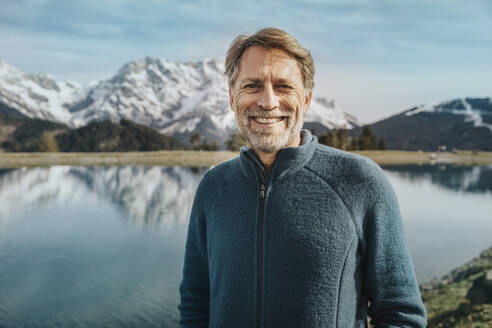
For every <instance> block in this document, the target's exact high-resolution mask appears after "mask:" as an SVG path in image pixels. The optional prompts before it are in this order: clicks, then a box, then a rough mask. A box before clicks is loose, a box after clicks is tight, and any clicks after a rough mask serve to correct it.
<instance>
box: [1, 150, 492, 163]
mask: <svg viewBox="0 0 492 328" xmlns="http://www.w3.org/2000/svg"><path fill="white" fill-rule="evenodd" d="M357 153H358V154H361V155H363V156H366V157H369V158H371V159H372V160H374V161H375V162H377V163H378V164H380V165H392V164H395V165H396V164H426V163H453V164H459V165H490V164H492V153H491V152H471V151H460V152H456V153H451V152H449V153H443V154H438V155H437V156H434V155H435V154H434V155H433V153H429V152H413V151H359V152H357ZM237 155H238V154H237V153H235V152H229V151H155V152H123V153H116V152H111V153H0V167H21V166H50V165H73V166H92V165H149V166H153V165H157V166H212V165H215V164H217V163H220V162H223V161H225V160H228V159H231V158H233V157H235V156H237Z"/></svg>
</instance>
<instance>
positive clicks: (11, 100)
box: [0, 60, 86, 124]
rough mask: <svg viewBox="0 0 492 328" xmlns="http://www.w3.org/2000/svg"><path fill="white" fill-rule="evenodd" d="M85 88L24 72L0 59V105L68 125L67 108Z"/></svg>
mask: <svg viewBox="0 0 492 328" xmlns="http://www.w3.org/2000/svg"><path fill="white" fill-rule="evenodd" d="M85 95H86V88H84V87H83V86H81V85H80V84H78V83H76V82H65V81H56V80H55V79H53V77H51V76H50V75H47V74H42V73H41V74H25V73H23V72H21V71H19V70H18V69H17V68H15V67H14V66H12V65H10V64H9V63H7V62H6V61H4V60H0V104H3V105H4V106H3V107H7V108H10V109H11V110H14V111H16V112H17V113H18V114H21V115H24V116H27V117H30V118H39V119H44V120H49V121H55V122H60V123H64V124H69V123H70V120H71V117H72V115H71V113H70V110H69V109H70V108H71V107H72V106H73V105H74V104H75V103H77V102H78V101H80V100H81V99H82V98H84V97H85Z"/></svg>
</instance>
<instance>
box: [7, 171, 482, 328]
mask: <svg viewBox="0 0 492 328" xmlns="http://www.w3.org/2000/svg"><path fill="white" fill-rule="evenodd" d="M206 170H207V168H198V169H190V168H181V167H134V166H126V167H69V166H55V167H38V168H20V169H9V170H0V295H1V296H0V327H9V328H10V327H57V326H58V327H177V321H178V311H177V304H178V301H179V295H178V285H179V282H180V280H181V270H182V263H183V254H184V244H185V237H186V225H187V222H188V218H189V213H190V210H191V205H192V201H193V196H194V193H195V190H196V188H197V186H198V183H199V181H200V180H201V178H202V176H203V174H204V173H205V172H206ZM384 170H385V173H386V174H387V176H388V177H389V179H390V182H391V183H392V185H393V186H394V188H395V191H396V193H397V196H398V200H399V203H400V207H401V212H402V217H403V222H404V224H405V229H406V233H407V237H408V242H409V246H410V249H411V252H412V257H413V259H414V263H415V268H416V271H417V277H418V279H419V281H420V282H424V281H427V280H429V279H430V278H432V277H435V276H440V275H442V274H445V273H447V272H449V271H450V270H451V269H453V268H455V267H456V266H459V265H461V264H462V263H464V262H466V261H468V260H470V259H471V258H473V257H474V256H477V255H478V254H479V253H480V251H481V250H483V249H485V248H487V247H489V246H490V244H491V243H492V239H491V237H490V232H491V231H492V220H491V216H490V213H492V166H488V167H471V166H470V167H456V166H432V165H422V166H386V167H384Z"/></svg>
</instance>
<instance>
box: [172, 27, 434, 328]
mask: <svg viewBox="0 0 492 328" xmlns="http://www.w3.org/2000/svg"><path fill="white" fill-rule="evenodd" d="M225 74H226V75H227V77H228V79H229V98H230V105H231V109H232V110H233V111H234V113H235V118H236V121H237V124H238V126H239V129H240V130H241V133H242V134H243V135H244V137H245V139H246V141H247V147H243V148H242V149H241V153H240V156H239V157H237V158H235V159H232V160H230V161H227V162H224V163H221V164H219V165H218V166H216V167H215V168H213V169H211V170H210V171H208V172H207V174H206V175H205V176H204V178H203V180H202V181H201V183H200V186H199V187H198V190H197V192H196V196H195V201H194V204H193V209H192V214H191V218H190V223H189V231H188V237H187V242H186V253H185V263H184V269H183V281H182V283H181V286H180V292H181V304H180V305H179V310H180V311H181V320H180V324H181V326H182V327H231V328H237V327H258V328H259V327H267V328H270V327H282V328H286V327H296V328H300V327H310V328H315V327H342V328H345V327H365V326H366V323H367V322H366V316H367V314H369V316H370V317H371V318H372V324H373V325H374V326H376V327H424V326H425V309H424V306H423V304H422V300H421V298H420V293H419V289H418V285H417V281H416V278H415V274H414V271H413V266H412V262H411V258H410V254H409V251H408V248H407V245H406V241H405V237H404V232H403V227H402V223H401V219H400V214H399V209H398V205H397V201H396V199H395V195H394V192H393V190H392V188H391V186H390V185H389V183H388V181H387V180H386V178H385V177H384V176H383V173H382V171H381V169H380V168H379V167H378V166H377V165H376V164H374V163H373V162H372V161H370V160H368V159H366V158H363V157H361V156H357V155H353V154H350V153H347V152H343V151H340V150H336V149H333V148H330V147H326V146H323V145H320V144H318V143H317V139H316V137H315V136H312V135H311V134H310V133H309V131H306V130H301V127H302V124H303V115H304V114H305V113H306V112H307V110H308V108H309V105H310V102H311V96H312V89H313V86H314V82H313V76H314V65H313V60H312V58H311V55H310V53H309V51H307V50H306V49H304V48H303V47H302V46H301V45H300V44H299V43H298V42H297V41H296V40H295V39H294V38H293V37H292V36H290V35H289V34H287V33H286V32H284V31H281V30H278V29H273V28H268V29H263V30H260V31H258V32H257V33H256V34H254V35H252V36H240V37H238V38H236V39H235V40H234V41H233V42H232V44H231V46H230V48H229V50H228V53H227V58H226V71H225ZM368 303H369V304H370V305H369V306H368Z"/></svg>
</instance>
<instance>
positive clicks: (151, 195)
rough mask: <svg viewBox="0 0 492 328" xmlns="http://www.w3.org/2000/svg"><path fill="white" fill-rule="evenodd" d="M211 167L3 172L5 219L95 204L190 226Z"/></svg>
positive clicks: (0, 210) (1, 212) (0, 197)
mask: <svg viewBox="0 0 492 328" xmlns="http://www.w3.org/2000/svg"><path fill="white" fill-rule="evenodd" d="M206 170H207V168H184V167H155V166H154V167H142V166H124V167H115V166H112V167H70V166H53V167H37V168H20V169H15V170H0V204H1V205H2V206H0V220H2V219H4V220H5V219H7V218H9V217H11V215H12V213H13V212H14V211H15V210H16V209H18V208H24V207H26V206H33V205H41V204H45V205H54V204H66V203H70V202H81V201H88V202H90V200H91V199H93V200H95V201H97V202H101V201H107V202H110V203H113V204H115V205H117V206H118V207H119V208H120V210H121V211H122V213H123V214H124V216H125V217H128V218H130V219H132V220H134V221H135V222H139V223H143V224H165V225H169V224H171V225H174V224H180V225H184V224H186V222H187V218H188V216H189V213H190V210H191V205H192V202H193V197H194V193H195V190H196V188H197V186H198V183H199V182H200V180H201V177H202V176H203V174H204V173H205V171H206Z"/></svg>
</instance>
